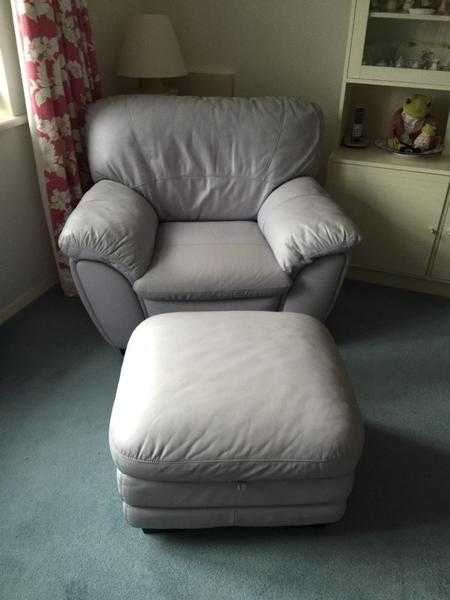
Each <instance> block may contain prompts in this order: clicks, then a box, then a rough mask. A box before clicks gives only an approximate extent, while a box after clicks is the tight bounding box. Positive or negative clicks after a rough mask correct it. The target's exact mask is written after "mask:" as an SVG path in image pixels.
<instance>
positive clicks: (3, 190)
mask: <svg viewBox="0 0 450 600" xmlns="http://www.w3.org/2000/svg"><path fill="white" fill-rule="evenodd" d="M0 169H1V170H0V323H1V322H2V321H4V320H6V319H7V318H9V317H10V316H11V315H12V314H14V313H15V312H17V310H20V309H21V308H22V307H23V306H26V304H28V303H29V302H31V301H32V300H34V299H35V298H36V297H37V296H39V295H40V294H41V293H43V292H44V291H45V290H47V289H48V288H49V287H50V286H51V285H52V284H53V283H54V282H55V281H56V273H55V266H54V261H53V257H52V254H51V251H50V244H49V238H48V233H47V227H46V224H45V219H44V213H43V210H42V205H41V199H40V195H39V188H38V183H37V178H36V172H35V167H34V158H33V153H32V150H31V140H30V136H29V132H28V127H27V126H26V125H22V126H20V127H14V128H12V129H6V130H0Z"/></svg>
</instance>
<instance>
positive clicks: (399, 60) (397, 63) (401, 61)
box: [395, 56, 405, 69]
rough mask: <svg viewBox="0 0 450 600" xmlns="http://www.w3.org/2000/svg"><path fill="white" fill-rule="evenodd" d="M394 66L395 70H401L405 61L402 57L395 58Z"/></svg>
mask: <svg viewBox="0 0 450 600" xmlns="http://www.w3.org/2000/svg"><path fill="white" fill-rule="evenodd" d="M395 66H396V67H397V69H403V68H404V67H405V59H404V58H403V56H399V57H398V58H397V60H396V61H395Z"/></svg>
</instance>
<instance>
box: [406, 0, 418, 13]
mask: <svg viewBox="0 0 450 600" xmlns="http://www.w3.org/2000/svg"><path fill="white" fill-rule="evenodd" d="M415 3H416V0H405V2H404V4H403V12H409V9H410V8H414V5H415Z"/></svg>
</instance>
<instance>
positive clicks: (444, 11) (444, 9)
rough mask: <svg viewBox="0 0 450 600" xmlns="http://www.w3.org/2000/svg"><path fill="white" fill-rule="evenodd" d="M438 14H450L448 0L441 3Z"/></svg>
mask: <svg viewBox="0 0 450 600" xmlns="http://www.w3.org/2000/svg"><path fill="white" fill-rule="evenodd" d="M438 14H440V15H448V14H449V7H448V0H442V2H441V3H440V5H439V8H438Z"/></svg>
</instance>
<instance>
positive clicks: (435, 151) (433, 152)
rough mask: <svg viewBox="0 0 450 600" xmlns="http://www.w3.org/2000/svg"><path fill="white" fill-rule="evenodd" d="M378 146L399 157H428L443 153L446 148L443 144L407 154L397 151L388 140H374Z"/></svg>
mask: <svg viewBox="0 0 450 600" xmlns="http://www.w3.org/2000/svg"><path fill="white" fill-rule="evenodd" d="M373 143H374V144H375V146H376V147H377V148H380V150H384V151H385V152H389V153H390V154H394V155H395V156H398V157H399V158H427V157H429V156H436V155H437V154H442V152H443V151H444V149H445V146H444V145H443V144H441V145H439V146H436V148H433V150H426V151H425V152H418V153H416V154H405V153H404V152H397V151H396V150H392V148H390V147H389V146H388V145H387V143H386V140H374V142H373Z"/></svg>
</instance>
